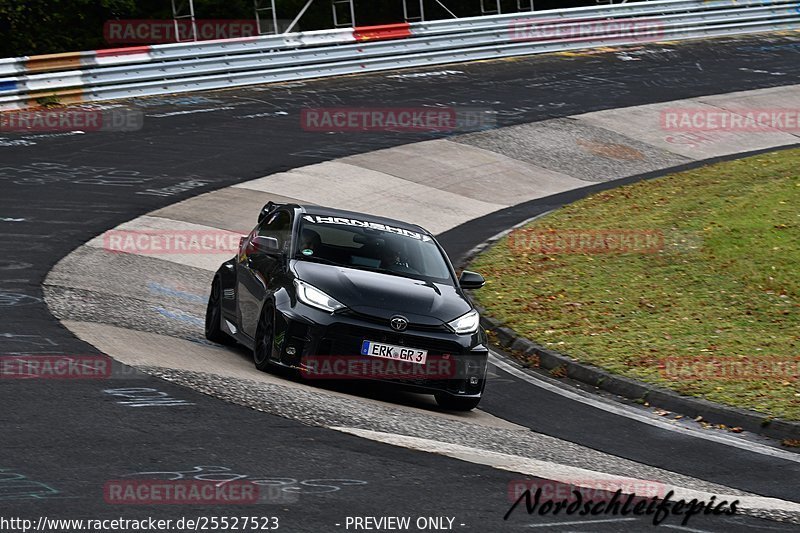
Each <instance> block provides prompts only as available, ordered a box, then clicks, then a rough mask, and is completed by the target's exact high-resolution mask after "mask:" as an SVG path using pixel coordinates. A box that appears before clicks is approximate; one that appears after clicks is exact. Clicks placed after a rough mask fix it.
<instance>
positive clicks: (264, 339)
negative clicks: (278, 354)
mask: <svg viewBox="0 0 800 533" xmlns="http://www.w3.org/2000/svg"><path fill="white" fill-rule="evenodd" d="M274 339H275V327H274V325H273V320H272V309H270V308H269V307H265V308H264V310H263V311H262V312H261V318H259V320H258V326H257V327H256V344H255V347H254V348H253V361H254V362H255V364H256V368H257V369H259V370H261V371H262V372H267V371H268V370H270V368H271V367H272V362H271V361H270V356H271V355H272V345H273V342H274Z"/></svg>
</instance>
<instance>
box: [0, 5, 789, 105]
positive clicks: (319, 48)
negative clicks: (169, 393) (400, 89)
mask: <svg viewBox="0 0 800 533" xmlns="http://www.w3.org/2000/svg"><path fill="white" fill-rule="evenodd" d="M799 5H800V4H799V3H798V1H797V0H749V1H742V0H738V1H736V0H710V1H709V0H706V1H703V0H662V1H656V2H638V3H627V4H616V5H606V6H598V7H595V6H592V7H588V8H573V9H562V10H548V11H537V12H532V13H530V12H528V13H517V14H512V15H493V16H486V17H474V18H468V19H456V20H442V21H435V22H423V23H412V24H408V23H404V24H392V25H387V26H373V27H365V28H352V29H337V30H324V31H317V32H305V33H290V34H283V35H276V36H267V37H251V38H244V39H228V40H221V41H206V42H192V43H177V44H167V45H155V46H139V47H132V48H120V49H112V50H96V51H88V52H73V53H66V54H52V55H44V56H33V57H22V58H11V59H0V110H7V109H19V108H25V107H29V106H33V105H36V104H37V102H38V101H41V100H42V99H45V98H47V99H56V100H57V101H59V102H62V103H74V102H87V101H88V102H91V101H100V100H110V99H117V98H126V97H133V96H151V95H158V94H168V93H177V92H188V91H196V90H208V89H219V88H228V87H235V86H243V85H251V84H258V83H268V82H277V81H289V80H298V79H307V78H315V77H324V76H336V75H342V74H352V73H358V72H374V71H380V70H391V69H397V68H404V67H416V66H427V65H441V64H447V63H454V62H461V61H471V60H478V59H492V58H500V57H511V56H519V55H529V54H536V53H545V52H557V51H568V50H576V49H582V48H593V47H600V46H608V45H622V44H633V43H642V42H647V41H650V42H652V41H674V40H682V39H693V38H703V37H717V36H726V35H739V34H746V33H756V32H766V31H779V30H797V29H800V7H798V6H799Z"/></svg>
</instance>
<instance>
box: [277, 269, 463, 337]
mask: <svg viewBox="0 0 800 533" xmlns="http://www.w3.org/2000/svg"><path fill="white" fill-rule="evenodd" d="M293 267H294V270H295V273H296V275H297V277H298V278H299V279H301V280H303V281H305V282H307V283H310V284H311V285H313V286H315V287H317V288H318V289H320V290H322V291H324V292H325V293H327V294H328V295H329V296H331V297H333V298H336V299H337V300H338V301H339V302H341V303H342V304H344V305H346V306H347V307H348V308H349V309H350V310H352V311H355V312H356V313H359V314H363V315H369V316H373V317H376V318H383V319H386V320H387V321H388V320H389V319H390V318H392V317H393V316H395V315H403V316H405V317H406V318H407V319H408V320H409V322H410V323H412V324H418V325H422V326H439V325H441V324H442V322H449V321H451V320H454V319H456V318H458V317H460V316H461V315H463V314H465V313H467V312H469V311H470V310H471V309H472V304H471V303H470V302H469V301H468V300H467V299H466V298H465V297H464V296H463V295H462V294H461V293H460V292H459V291H458V290H457V289H456V288H455V287H453V286H452V285H447V284H441V283H431V282H427V281H423V280H416V279H410V278H405V277H400V276H392V275H391V274H382V273H380V272H369V271H366V270H358V269H354V268H347V267H341V266H333V265H323V264H320V263H312V262H309V261H293Z"/></svg>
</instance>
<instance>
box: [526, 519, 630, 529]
mask: <svg viewBox="0 0 800 533" xmlns="http://www.w3.org/2000/svg"><path fill="white" fill-rule="evenodd" d="M636 520H638V518H609V519H607V520H575V521H572V522H556V523H552V524H530V525H529V526H528V527H559V526H585V525H589V524H609V523H612V522H630V521H634V522H635V521H636Z"/></svg>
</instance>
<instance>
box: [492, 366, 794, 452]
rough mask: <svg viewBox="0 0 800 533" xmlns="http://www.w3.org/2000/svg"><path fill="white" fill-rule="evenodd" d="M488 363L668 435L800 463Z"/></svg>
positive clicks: (754, 445) (763, 448) (763, 447)
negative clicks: (710, 442) (672, 433)
mask: <svg viewBox="0 0 800 533" xmlns="http://www.w3.org/2000/svg"><path fill="white" fill-rule="evenodd" d="M489 362H490V363H492V364H493V365H495V366H496V367H497V368H499V369H501V370H503V371H504V372H507V373H509V374H511V375H512V376H515V377H517V378H519V379H521V380H523V381H527V382H528V383H530V384H532V385H535V386H537V387H539V388H542V389H544V390H546V391H549V392H552V393H555V394H558V395H559V396H563V397H564V398H568V399H570V400H574V401H576V402H580V403H583V404H585V405H589V406H591V407H594V408H596V409H600V410H602V411H606V412H610V413H613V414H615V415H618V416H624V417H626V418H630V419H631V420H636V421H637V422H642V423H644V424H649V425H651V426H654V427H657V428H660V429H666V430H667V431H674V432H675V433H682V434H684V435H688V436H691V437H696V438H698V439H705V440H708V441H712V442H716V443H718V444H724V445H726V446H731V447H734V448H739V449H742V450H745V451H748V452H753V453H758V454H761V455H768V456H770V457H777V458H779V459H785V460H787V461H792V462H795V463H800V454H796V453H793V452H787V451H784V450H779V449H777V448H773V447H771V446H766V445H764V444H759V443H757V442H749V441H746V440H743V439H739V438H735V437H728V436H727V435H720V434H718V433H709V432H704V431H701V430H698V429H692V428H688V427H685V426H679V425H676V424H670V423H669V422H665V421H664V420H662V419H659V418H650V417H648V416H646V415H644V414H642V413H640V412H638V411H637V410H635V409H633V408H631V407H628V406H625V405H622V404H619V403H617V402H614V401H611V400H606V399H604V398H592V397H589V396H588V395H586V393H579V392H577V391H574V390H570V389H565V388H562V387H559V386H557V385H553V384H551V383H548V382H546V381H544V380H542V379H537V378H535V377H533V376H531V375H530V374H528V373H526V372H523V371H522V370H519V369H518V368H516V367H514V366H512V365H510V364H508V363H506V362H505V361H503V360H501V359H500V358H499V357H498V356H497V354H495V353H492V354H491V355H490V356H489ZM581 392H582V391H581Z"/></svg>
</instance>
